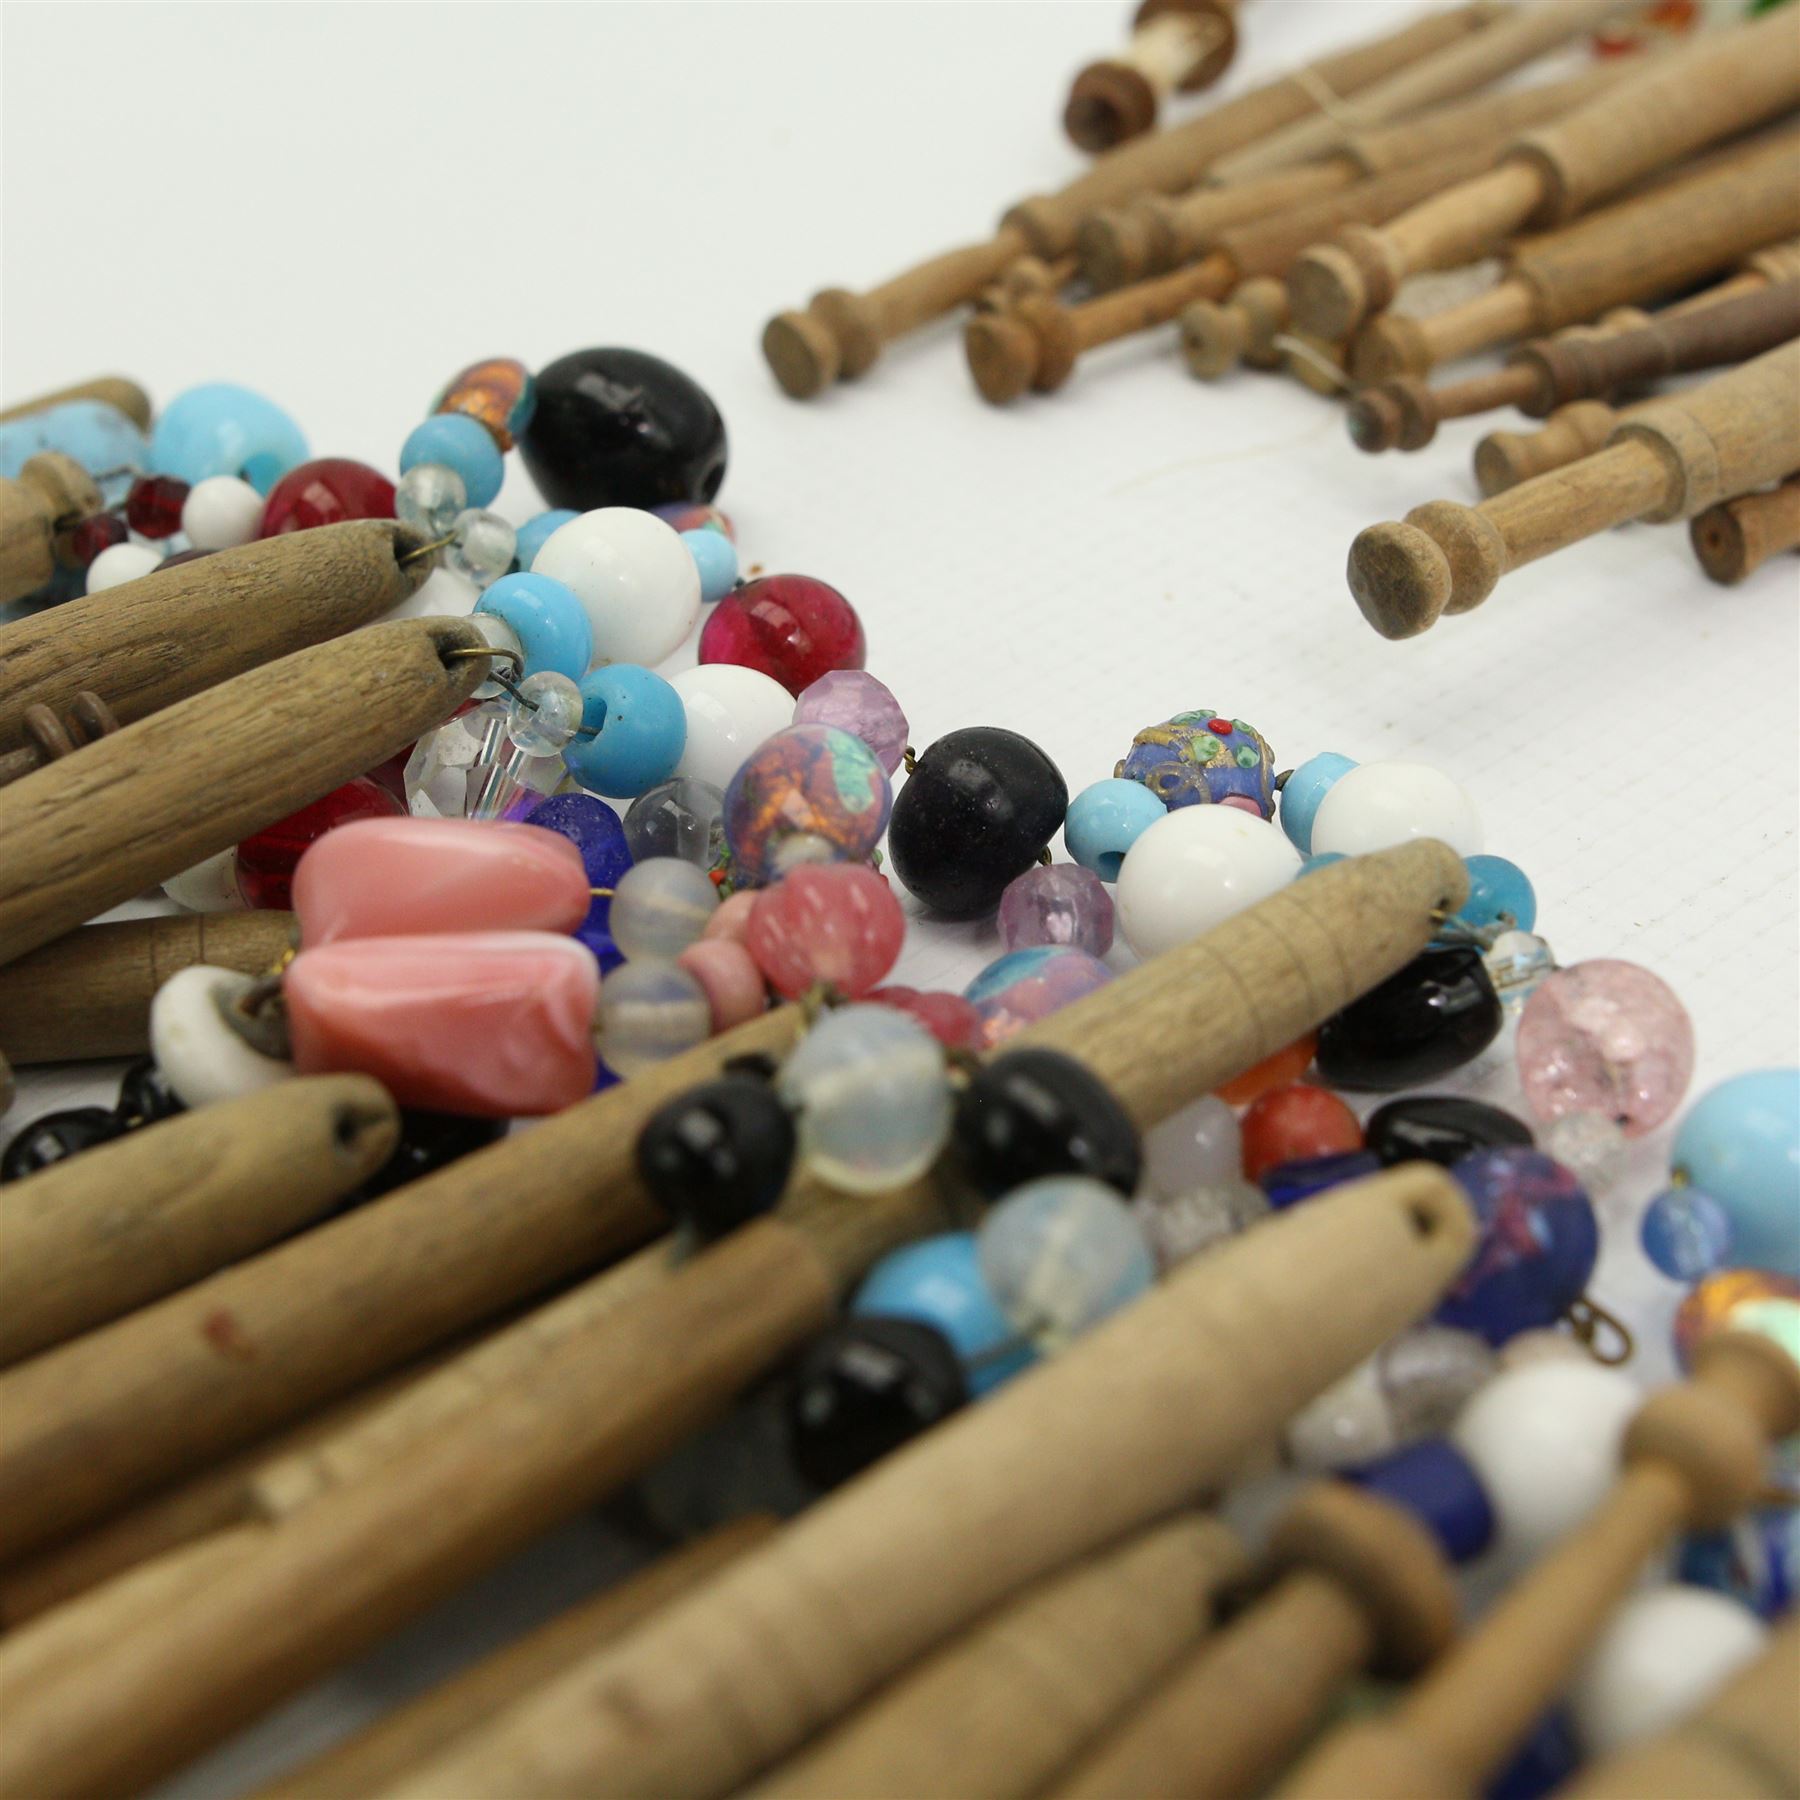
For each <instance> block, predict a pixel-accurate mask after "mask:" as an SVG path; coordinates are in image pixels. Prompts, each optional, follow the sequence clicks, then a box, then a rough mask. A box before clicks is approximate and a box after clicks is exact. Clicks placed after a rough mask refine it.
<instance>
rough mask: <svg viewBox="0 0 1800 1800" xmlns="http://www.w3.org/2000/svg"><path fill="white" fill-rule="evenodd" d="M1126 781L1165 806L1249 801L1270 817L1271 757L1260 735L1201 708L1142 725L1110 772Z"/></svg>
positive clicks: (1272, 801) (1237, 721)
mask: <svg viewBox="0 0 1800 1800" xmlns="http://www.w3.org/2000/svg"><path fill="white" fill-rule="evenodd" d="M1113 774H1114V775H1116V776H1118V777H1120V778H1121V779H1122V780H1125V781H1141V782H1142V783H1143V784H1144V786H1145V787H1147V788H1148V789H1149V790H1150V791H1151V793H1153V794H1154V795H1155V796H1156V797H1157V799H1159V800H1160V801H1161V802H1162V803H1163V805H1164V806H1166V807H1169V808H1170V809H1171V810H1173V809H1174V808H1175V807H1178V806H1200V805H1205V804H1208V803H1211V804H1214V805H1216V804H1218V803H1219V802H1221V801H1224V800H1230V799H1234V798H1235V799H1239V800H1248V801H1250V802H1251V803H1252V804H1253V805H1254V806H1255V807H1256V810H1257V811H1258V812H1259V813H1260V814H1261V815H1262V816H1263V817H1264V818H1265V819H1272V818H1273V817H1274V816H1275V755H1274V752H1273V751H1272V750H1270V748H1269V745H1268V741H1267V740H1266V739H1265V738H1264V737H1263V734H1262V733H1261V732H1260V731H1258V730H1257V729H1256V728H1255V727H1254V726H1252V725H1246V724H1245V723H1244V721H1243V720H1242V719H1227V718H1225V717H1224V716H1223V715H1222V714H1219V713H1213V712H1209V711H1207V710H1206V709H1204V708H1202V709H1201V710H1200V711H1199V712H1184V713H1177V714H1176V715H1175V716H1174V718H1172V719H1168V720H1166V721H1164V723H1162V724H1161V725H1146V726H1145V727H1144V729H1143V730H1142V731H1140V732H1139V733H1138V734H1137V736H1136V737H1134V738H1133V739H1132V740H1131V749H1130V750H1129V751H1128V752H1127V753H1126V755H1125V758H1124V760H1123V761H1122V762H1120V763H1119V764H1118V765H1117V767H1115V768H1114V770H1113Z"/></svg>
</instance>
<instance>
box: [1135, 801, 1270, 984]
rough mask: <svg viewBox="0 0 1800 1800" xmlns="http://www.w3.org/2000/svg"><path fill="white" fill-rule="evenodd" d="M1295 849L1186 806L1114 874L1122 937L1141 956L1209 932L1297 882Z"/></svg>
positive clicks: (1262, 827)
mask: <svg viewBox="0 0 1800 1800" xmlns="http://www.w3.org/2000/svg"><path fill="white" fill-rule="evenodd" d="M1296 861H1297V858H1296V857H1295V854H1294V847H1293V845H1292V844H1290V843H1289V842H1288V841H1287V839H1286V838H1284V837H1283V836H1282V835H1281V833H1280V831H1279V830H1277V829H1276V827H1275V826H1273V825H1271V824H1270V823H1269V822H1268V821H1267V820H1266V819H1262V818H1258V817H1257V816H1256V815H1255V814H1253V813H1247V812H1242V811H1240V810H1239V809H1238V808H1236V807H1232V806H1184V807H1181V808H1179V809H1176V810H1173V811H1171V812H1170V813H1169V814H1168V816H1167V817H1166V818H1163V819H1161V820H1159V821H1158V822H1157V823H1156V824H1154V825H1152V826H1151V827H1150V829H1149V830H1148V831H1146V832H1145V833H1144V834H1143V836H1142V837H1140V838H1139V839H1138V840H1137V842H1136V843H1135V844H1133V845H1132V847H1131V854H1130V855H1129V856H1127V857H1126V858H1125V864H1124V867H1123V868H1121V869H1120V871H1119V880H1118V888H1117V898H1118V909H1119V914H1118V922H1119V931H1120V933H1121V935H1122V936H1123V937H1124V939H1125V941H1126V943H1128V944H1129V945H1130V946H1131V947H1132V949H1134V950H1135V951H1136V952H1137V953H1138V955H1139V956H1143V957H1150V956H1157V955H1160V954H1161V953H1162V952H1163V951H1165V950H1173V949H1174V948H1176V946H1177V945H1180V944H1185V943H1188V942H1189V941H1190V940H1192V939H1194V938H1197V937H1199V936H1201V935H1202V934H1203V933H1205V932H1208V931H1211V930H1213V929H1214V927H1216V926H1219V925H1222V924H1224V922H1225V921H1226V920H1227V919H1229V918H1231V917H1233V916H1234V915H1235V914H1237V913H1240V912H1242V911H1243V910H1244V909H1245V907H1247V906H1254V905H1255V904H1256V903H1257V902H1258V901H1259V900H1267V899H1268V898H1270V896H1271V895H1274V894H1278V893H1280V891H1281V890H1282V889H1283V888H1284V887H1286V886H1287V884H1288V883H1289V882H1290V881H1292V880H1293V878H1294V868H1295V864H1296Z"/></svg>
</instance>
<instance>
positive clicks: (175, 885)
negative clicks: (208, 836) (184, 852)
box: [162, 844, 244, 912]
mask: <svg viewBox="0 0 1800 1800" xmlns="http://www.w3.org/2000/svg"><path fill="white" fill-rule="evenodd" d="M162 885H163V892H164V893H165V894H167V895H168V896H169V898H170V899H171V900H173V901H174V902H175V904H176V905H177V906H185V907H186V908H187V909H188V911H189V912H235V911H236V910H238V909H239V908H240V907H242V906H243V904H244V897H243V895H242V894H240V893H239V892H238V884H237V846H236V845H235V844H234V845H232V847H231V848H230V849H229V850H221V851H220V852H219V853H218V855H217V856H209V857H208V858H207V859H206V861H205V862H197V863H195V864H194V866H193V867H192V868H191V869H183V870H182V871H181V873H180V874H179V875H171V876H170V877H169V879H168V880H167V881H165V882H164V883H163V884H162Z"/></svg>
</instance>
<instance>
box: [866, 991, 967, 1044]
mask: <svg viewBox="0 0 1800 1800" xmlns="http://www.w3.org/2000/svg"><path fill="white" fill-rule="evenodd" d="M863 998H864V999H865V1000H873V1001H876V1002H877V1003H878V1004H880V1005H882V1006H891V1007H893V1008H894V1009H895V1010H896V1011H898V1012H903V1013H909V1014H911V1016H912V1017H913V1018H915V1019H917V1020H918V1021H919V1023H920V1024H921V1025H923V1026H924V1027H925V1029H926V1030H927V1031H929V1032H930V1033H931V1035H932V1036H933V1037H934V1038H936V1039H937V1041H938V1042H939V1043H940V1044H942V1045H943V1046H944V1048H945V1049H946V1050H972V1049H973V1048H974V1047H975V1043H976V1040H977V1039H978V1038H979V1037H980V1035H981V1014H980V1013H978V1012H977V1011H976V1010H975V1007H974V1004H973V1003H972V1002H971V1001H968V1000H965V999H964V998H963V997H962V995H961V994H944V993H934V992H931V991H926V992H923V993H921V992H920V990H919V989H918V988H909V987H880V988H873V989H871V990H870V991H869V992H868V993H867V994H865V995H864V996H863Z"/></svg>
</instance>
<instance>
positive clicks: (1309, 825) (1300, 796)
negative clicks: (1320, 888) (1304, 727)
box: [1279, 750, 1356, 856]
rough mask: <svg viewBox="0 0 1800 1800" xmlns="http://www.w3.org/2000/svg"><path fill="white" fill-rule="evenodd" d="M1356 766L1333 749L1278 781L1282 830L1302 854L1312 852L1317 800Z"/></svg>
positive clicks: (1308, 760) (1308, 759) (1325, 751)
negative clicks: (1282, 780)
mask: <svg viewBox="0 0 1800 1800" xmlns="http://www.w3.org/2000/svg"><path fill="white" fill-rule="evenodd" d="M1355 767H1356V764H1355V762H1354V761H1353V760H1352V759H1351V758H1350V757H1348V756H1340V755H1339V754H1338V753H1337V752H1336V751H1335V750H1322V751H1320V752H1319V754H1318V755H1317V756H1309V757H1308V758H1307V759H1306V761H1305V762H1303V763H1302V764H1301V765H1300V766H1299V767H1298V768H1297V769H1294V770H1291V771H1290V772H1289V774H1288V778H1287V780H1286V781H1284V782H1283V783H1282V784H1281V804H1280V811H1279V817H1280V822H1281V829H1282V830H1283V831H1285V832H1286V833H1287V838H1288V842H1289V843H1290V844H1292V845H1293V846H1294V848H1295V849H1296V850H1298V851H1299V852H1300V854H1301V855H1302V856H1310V855H1311V854H1312V847H1313V846H1312V833H1313V821H1314V819H1316V818H1317V817H1318V816H1319V803H1320V802H1321V801H1322V800H1323V799H1324V798H1325V796H1326V795H1327V794H1329V793H1330V792H1331V790H1332V787H1333V786H1334V785H1335V784H1336V783H1337V782H1338V781H1339V780H1340V779H1341V778H1342V777H1343V776H1345V775H1348V774H1349V773H1350V771H1351V770H1352V769H1354V768H1355Z"/></svg>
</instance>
